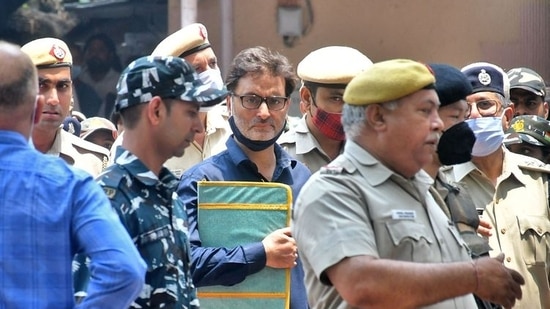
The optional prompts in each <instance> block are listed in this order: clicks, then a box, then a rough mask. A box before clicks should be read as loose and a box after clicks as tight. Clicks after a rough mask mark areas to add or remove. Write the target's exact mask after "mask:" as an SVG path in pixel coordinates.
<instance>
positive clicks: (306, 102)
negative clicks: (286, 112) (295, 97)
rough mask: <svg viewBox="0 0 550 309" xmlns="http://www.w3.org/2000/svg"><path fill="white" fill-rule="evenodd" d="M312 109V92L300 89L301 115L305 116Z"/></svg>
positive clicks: (303, 88) (305, 88)
mask: <svg viewBox="0 0 550 309" xmlns="http://www.w3.org/2000/svg"><path fill="white" fill-rule="evenodd" d="M310 107H311V91H309V89H308V88H307V87H304V86H302V87H301V88H300V113H302V115H303V114H305V113H307V112H308V111H309V110H310Z"/></svg>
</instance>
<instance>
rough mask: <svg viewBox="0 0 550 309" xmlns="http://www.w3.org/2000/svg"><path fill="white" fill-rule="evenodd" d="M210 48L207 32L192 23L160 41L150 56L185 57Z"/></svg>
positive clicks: (204, 28) (203, 27) (202, 27)
mask: <svg viewBox="0 0 550 309" xmlns="http://www.w3.org/2000/svg"><path fill="white" fill-rule="evenodd" d="M208 47H210V42H209V41H208V32H207V31H206V27H205V26H204V25H203V24H199V23H194V24H190V25H188V26H185V27H183V28H181V29H180V30H178V31H176V32H174V33H172V34H171V35H169V36H168V37H167V38H165V39H164V40H162V42H160V43H159V44H158V45H157V47H155V50H153V52H152V53H151V56H174V57H181V58H183V57H185V56H188V55H191V54H193V53H196V52H198V51H201V50H203V49H206V48H208Z"/></svg>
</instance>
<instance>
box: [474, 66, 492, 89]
mask: <svg viewBox="0 0 550 309" xmlns="http://www.w3.org/2000/svg"><path fill="white" fill-rule="evenodd" d="M477 79H478V80H479V82H480V83H481V84H482V85H485V86H487V85H489V84H490V83H491V75H489V74H488V73H487V72H486V71H485V70H484V69H481V73H479V74H478V75H477Z"/></svg>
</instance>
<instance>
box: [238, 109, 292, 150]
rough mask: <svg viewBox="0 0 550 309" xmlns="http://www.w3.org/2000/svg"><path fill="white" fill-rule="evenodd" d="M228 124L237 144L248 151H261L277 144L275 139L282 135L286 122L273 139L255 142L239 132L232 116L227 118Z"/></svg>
mask: <svg viewBox="0 0 550 309" xmlns="http://www.w3.org/2000/svg"><path fill="white" fill-rule="evenodd" d="M228 122H229V126H230V127H231V131H233V136H235V139H236V140H237V141H239V143H241V144H243V145H244V146H245V147H247V148H248V149H250V150H252V151H262V150H264V149H267V148H268V147H269V146H271V145H273V144H275V143H276V142H277V139H279V137H280V136H281V134H283V131H284V127H285V126H286V121H285V125H284V126H283V129H282V130H281V131H280V132H279V133H277V134H276V135H275V137H273V138H272V139H270V140H267V141H255V140H251V139H250V138H248V137H246V136H245V135H244V134H243V133H242V132H241V130H239V128H238V127H237V124H236V123H235V117H234V116H231V117H229V119H228Z"/></svg>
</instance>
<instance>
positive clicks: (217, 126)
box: [205, 106, 230, 135]
mask: <svg viewBox="0 0 550 309" xmlns="http://www.w3.org/2000/svg"><path fill="white" fill-rule="evenodd" d="M222 114H223V110H222V108H221V107H219V106H216V107H215V108H214V109H212V110H210V111H208V112H207V114H206V128H205V130H206V135H210V134H212V133H214V132H216V131H217V130H224V131H228V130H230V128H229V125H228V123H227V119H225V118H224V117H223V115H222Z"/></svg>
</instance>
